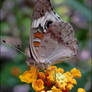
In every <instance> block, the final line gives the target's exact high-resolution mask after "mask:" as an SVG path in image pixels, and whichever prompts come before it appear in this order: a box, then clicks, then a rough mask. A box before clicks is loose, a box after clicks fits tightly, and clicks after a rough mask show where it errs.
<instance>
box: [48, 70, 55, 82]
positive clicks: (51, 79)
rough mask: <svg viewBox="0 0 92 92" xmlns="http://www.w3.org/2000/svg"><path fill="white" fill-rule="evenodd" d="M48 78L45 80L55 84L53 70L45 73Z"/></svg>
mask: <svg viewBox="0 0 92 92" xmlns="http://www.w3.org/2000/svg"><path fill="white" fill-rule="evenodd" d="M47 72H48V74H49V76H48V77H47V79H48V80H49V81H51V82H55V71H53V70H50V71H47Z"/></svg>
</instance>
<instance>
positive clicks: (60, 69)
mask: <svg viewBox="0 0 92 92" xmlns="http://www.w3.org/2000/svg"><path fill="white" fill-rule="evenodd" d="M56 72H57V73H58V72H60V73H64V69H62V68H58V69H57V70H56Z"/></svg>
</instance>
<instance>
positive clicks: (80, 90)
mask: <svg viewBox="0 0 92 92" xmlns="http://www.w3.org/2000/svg"><path fill="white" fill-rule="evenodd" d="M77 92H86V91H85V90H84V89H83V88H78V91H77Z"/></svg>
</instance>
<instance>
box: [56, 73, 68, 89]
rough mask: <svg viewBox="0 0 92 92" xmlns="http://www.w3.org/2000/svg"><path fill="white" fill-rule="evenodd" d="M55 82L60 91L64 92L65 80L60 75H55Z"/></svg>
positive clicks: (62, 75)
mask: <svg viewBox="0 0 92 92" xmlns="http://www.w3.org/2000/svg"><path fill="white" fill-rule="evenodd" d="M56 82H57V84H58V86H59V88H60V89H62V90H65V88H66V85H67V78H66V77H65V76H64V74H62V73H60V72H59V73H56Z"/></svg>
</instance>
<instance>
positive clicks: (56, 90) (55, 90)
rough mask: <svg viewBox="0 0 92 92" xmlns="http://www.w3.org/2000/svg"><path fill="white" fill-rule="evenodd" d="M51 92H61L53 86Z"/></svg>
mask: <svg viewBox="0 0 92 92" xmlns="http://www.w3.org/2000/svg"><path fill="white" fill-rule="evenodd" d="M52 92H62V91H61V90H60V89H58V88H56V87H55V86H53V87H52Z"/></svg>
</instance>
